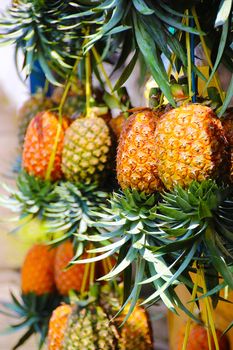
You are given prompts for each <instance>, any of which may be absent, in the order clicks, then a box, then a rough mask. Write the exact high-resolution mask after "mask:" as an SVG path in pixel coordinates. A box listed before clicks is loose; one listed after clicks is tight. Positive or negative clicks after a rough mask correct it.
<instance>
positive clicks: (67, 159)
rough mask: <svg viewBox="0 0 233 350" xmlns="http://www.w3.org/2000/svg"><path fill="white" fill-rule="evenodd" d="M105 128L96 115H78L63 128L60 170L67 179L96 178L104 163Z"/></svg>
mask: <svg viewBox="0 0 233 350" xmlns="http://www.w3.org/2000/svg"><path fill="white" fill-rule="evenodd" d="M110 147H111V138H110V133H109V129H108V127H107V125H106V123H105V121H104V120H103V119H101V118H98V117H89V118H78V119H77V120H75V121H74V122H73V123H72V124H71V125H70V127H69V128H68V129H67V131H66V134H65V139H64V148H63V153H62V170H63V172H64V175H65V177H66V179H67V180H69V181H75V182H76V181H77V182H85V183H87V184H88V183H90V182H94V181H98V180H99V179H100V178H101V176H102V174H103V172H104V170H105V168H106V166H107V164H108V162H109V153H110Z"/></svg>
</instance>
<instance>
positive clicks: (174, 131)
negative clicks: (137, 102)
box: [155, 104, 227, 189]
mask: <svg viewBox="0 0 233 350" xmlns="http://www.w3.org/2000/svg"><path fill="white" fill-rule="evenodd" d="M155 140H156V142H155V153H156V156H157V167H158V174H159V177H160V178H161V180H162V182H163V183H164V185H165V186H166V188H168V189H172V188H173V187H174V186H175V185H180V186H182V187H186V186H188V185H189V184H190V183H191V182H192V181H193V180H196V181H200V182H201V181H203V180H206V179H209V178H210V179H216V178H218V177H219V176H220V173H221V171H223V169H224V168H225V166H226V161H227V151H226V149H227V140H226V138H225V136H224V131H223V128H222V125H221V122H220V120H219V119H218V118H217V117H216V116H215V114H214V112H213V111H212V110H211V109H210V108H209V107H205V106H202V105H195V104H192V105H187V106H184V107H180V108H176V109H173V110H171V111H169V112H168V113H166V114H164V115H163V117H162V118H161V119H160V120H159V122H158V123H157V127H156V130H155Z"/></svg>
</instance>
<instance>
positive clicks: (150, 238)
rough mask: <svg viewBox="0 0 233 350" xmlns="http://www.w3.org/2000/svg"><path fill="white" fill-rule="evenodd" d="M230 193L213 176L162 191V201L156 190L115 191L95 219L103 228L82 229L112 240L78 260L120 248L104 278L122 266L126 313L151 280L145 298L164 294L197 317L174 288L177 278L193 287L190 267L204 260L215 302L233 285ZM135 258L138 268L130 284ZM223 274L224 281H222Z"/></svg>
mask: <svg viewBox="0 0 233 350" xmlns="http://www.w3.org/2000/svg"><path fill="white" fill-rule="evenodd" d="M231 196H232V195H231V193H230V192H229V188H225V189H224V188H219V187H218V186H217V184H216V183H215V182H213V181H211V180H207V181H204V182H202V183H197V182H193V183H192V184H191V185H190V187H189V188H188V189H187V190H184V189H182V188H180V187H176V188H175V189H174V190H173V191H172V192H169V193H164V194H163V195H162V198H161V200H160V202H159V203H158V197H157V196H156V195H152V196H146V195H145V194H139V193H137V192H136V191H132V192H131V191H125V192H124V193H123V194H117V193H115V194H114V195H113V197H112V199H111V201H110V203H111V208H110V209H107V210H106V213H102V214H96V215H97V216H98V217H100V218H101V219H100V220H101V221H97V223H96V225H97V226H99V227H100V230H101V232H102V234H100V235H93V236H90V237H88V236H86V235H80V237H83V238H85V239H86V240H89V241H92V242H101V241H104V240H106V239H108V240H110V241H112V243H108V244H106V245H105V246H104V247H101V248H97V249H93V250H90V251H89V252H90V253H95V254H100V255H98V256H95V257H92V258H90V259H85V260H80V261H77V263H81V262H86V263H90V262H94V261H98V260H101V259H104V258H106V257H108V256H110V255H112V254H114V253H115V252H119V258H118V262H117V264H116V266H115V267H114V268H113V269H112V271H110V273H108V274H107V275H105V276H104V277H103V279H112V278H114V277H115V276H116V275H117V274H118V273H121V272H123V271H124V274H125V276H127V279H125V289H126V290H127V293H126V295H125V302H124V303H123V306H122V308H121V310H122V309H123V308H124V307H125V306H126V304H127V303H131V306H130V308H129V312H128V316H127V317H129V315H130V313H131V312H132V310H133V308H134V306H135V305H136V301H137V299H138V297H139V295H140V289H141V287H142V285H143V284H148V283H149V284H152V286H153V287H154V289H155V292H154V293H152V294H151V295H150V296H149V297H148V298H147V299H146V300H145V301H144V303H148V304H150V303H153V302H156V301H157V300H158V299H159V298H161V299H162V300H163V302H164V303H165V304H166V306H167V307H168V308H170V309H171V310H173V311H174V307H175V306H177V305H178V306H179V307H180V308H181V309H183V310H184V311H185V312H186V313H187V314H188V315H189V316H192V317H194V316H193V315H190V313H189V311H188V310H187V309H186V308H185V306H184V305H182V303H181V301H180V299H179V297H178V295H177V294H176V292H175V287H176V285H177V284H179V283H183V284H184V285H186V287H187V288H188V289H190V288H192V287H193V282H192V280H191V278H190V275H189V272H191V271H193V268H194V266H193V263H194V262H198V264H202V265H203V266H204V268H205V270H206V271H207V272H206V281H207V285H208V287H209V290H208V295H210V296H211V297H212V300H213V304H214V305H216V304H217V300H216V298H218V295H217V294H218V292H219V290H220V289H221V288H223V287H224V286H225V285H229V286H230V287H231V288H232V287H233V285H232V281H233V278H232V277H233V276H232V250H233V247H232V233H233V227H232V224H233V222H232V219H231V217H230V215H231V214H230V213H232V199H231ZM133 263H135V265H136V272H135V281H134V282H133V287H132V288H131V287H130V286H131V282H132V280H131V272H130V268H131V265H132V264H133ZM208 271H211V273H209V272H208ZM219 275H220V276H221V277H222V278H223V279H224V283H219ZM213 276H215V278H214V279H213V278H212V277H213ZM213 281H214V282H213ZM127 317H126V319H127Z"/></svg>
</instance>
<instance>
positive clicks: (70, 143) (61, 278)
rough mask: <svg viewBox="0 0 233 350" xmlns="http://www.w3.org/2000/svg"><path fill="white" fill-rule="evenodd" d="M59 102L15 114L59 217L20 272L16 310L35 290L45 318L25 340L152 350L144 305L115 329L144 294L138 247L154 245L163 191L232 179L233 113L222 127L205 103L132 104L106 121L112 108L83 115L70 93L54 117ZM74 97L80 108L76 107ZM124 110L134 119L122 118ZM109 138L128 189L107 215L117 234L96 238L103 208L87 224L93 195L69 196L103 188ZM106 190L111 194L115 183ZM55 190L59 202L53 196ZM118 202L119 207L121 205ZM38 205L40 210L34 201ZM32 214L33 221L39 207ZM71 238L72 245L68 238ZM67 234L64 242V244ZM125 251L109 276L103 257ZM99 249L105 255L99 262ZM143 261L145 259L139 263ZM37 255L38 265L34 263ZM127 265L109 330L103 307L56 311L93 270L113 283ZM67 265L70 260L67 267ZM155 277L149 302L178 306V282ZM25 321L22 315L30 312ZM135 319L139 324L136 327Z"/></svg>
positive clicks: (26, 156) (30, 168) (53, 345)
mask: <svg viewBox="0 0 233 350" xmlns="http://www.w3.org/2000/svg"><path fill="white" fill-rule="evenodd" d="M80 89H81V87H80ZM81 90H82V89H81ZM62 96H63V95H62V93H61V90H55V93H54V95H53V97H52V99H47V98H45V97H43V96H42V95H40V94H38V95H36V96H34V97H32V99H30V100H29V102H27V103H26V105H25V106H24V108H23V109H21V112H20V115H21V116H22V115H23V114H24V116H25V118H22V117H21V118H22V120H23V121H24V122H23V123H21V125H22V129H21V132H20V135H23V134H25V136H24V143H23V155H22V168H23V169H24V171H25V172H26V173H27V174H28V175H29V176H31V177H32V178H33V179H35V181H38V186H40V185H39V181H42V182H45V183H46V182H47V180H49V182H57V183H58V186H57V187H56V188H55V191H52V192H51V193H52V194H53V195H52V197H51V198H52V199H51V200H52V201H53V203H52V202H51V203H46V205H47V208H46V215H47V218H48V221H51V217H53V219H54V217H56V216H57V219H56V221H55V224H54V225H53V226H51V227H53V228H54V229H56V228H57V229H58V228H62V230H64V235H63V236H62V238H60V239H58V240H55V241H54V243H56V244H55V245H58V247H56V248H52V249H49V248H47V247H46V246H42V245H37V246H35V247H33V248H32V250H31V251H30V252H29V254H28V256H27V258H26V260H25V263H24V266H23V269H22V293H23V304H22V305H21V306H22V307H24V309H25V303H27V304H28V305H29V307H31V306H30V305H31V301H30V298H31V293H33V295H34V296H36V305H37V303H38V305H39V306H38V307H37V306H36V312H38V313H40V314H44V315H45V317H44V320H41V317H39V318H38V319H39V322H40V326H41V327H38V320H37V319H36V325H35V324H34V323H33V322H32V327H34V328H33V329H30V330H29V331H27V332H29V333H28V334H31V333H33V332H37V331H38V329H42V328H43V327H44V325H46V329H47V331H44V332H43V336H42V340H41V341H42V342H43V341H44V339H45V336H46V335H47V334H48V347H49V349H50V350H55V349H56V350H59V349H61V350H66V349H67V350H69V349H70V350H72V349H83V348H84V347H85V348H88V349H97V348H98V349H122V350H123V349H129V350H130V349H138V350H140V349H146V348H149V349H150V348H152V340H151V337H150V329H149V328H150V327H149V325H148V319H147V317H146V316H145V311H144V309H142V308H140V307H136V308H135V309H134V311H133V314H132V315H131V317H130V319H128V320H127V321H126V325H125V327H123V328H122V329H121V330H119V327H118V326H119V323H120V322H122V321H123V319H124V317H126V318H128V316H129V314H130V313H132V310H133V308H130V309H127V307H126V308H125V306H126V305H127V303H130V302H131V300H133V306H135V305H136V300H135V296H137V297H138V295H139V294H140V288H141V287H140V283H141V282H143V278H144V277H145V270H146V263H147V262H146V263H145V261H143V259H144V255H143V254H144V252H145V250H144V248H143V245H145V246H147V247H149V246H153V245H155V242H156V241H155V240H154V237H153V234H154V233H153V229H155V228H156V223H155V221H156V219H157V217H156V211H157V204H158V198H159V195H157V193H162V192H163V191H164V190H168V191H172V190H173V189H174V188H176V187H177V186H181V187H182V188H187V187H188V186H189V185H190V184H191V183H192V182H193V181H197V182H199V183H201V182H203V181H204V180H208V179H211V180H216V181H219V182H221V183H222V182H225V183H228V182H229V181H231V179H232V177H233V165H232V156H231V152H232V149H233V141H232V135H231V125H232V122H233V119H232V116H231V114H228V115H227V117H225V118H224V119H223V121H220V120H219V119H218V118H217V117H216V115H215V114H214V112H213V111H212V109H211V108H209V107H206V106H204V105H201V104H187V105H184V106H180V107H179V108H174V109H173V108H171V107H170V106H162V107H161V108H156V107H155V108H136V109H131V110H129V111H128V113H121V114H120V115H119V116H118V117H117V118H111V113H110V112H109V109H108V107H106V106H103V105H102V106H94V105H93V106H92V107H91V109H90V110H89V111H88V113H87V115H86V114H85V102H83V100H82V97H83V93H77V92H74V91H72V90H71V92H70V95H68V98H67V100H66V102H65V105H64V108H63V109H62V113H61V110H59V113H57V112H56V105H55V104H58V103H59V101H60V100H61V99H62ZM69 99H70V101H71V102H70V101H69ZM76 99H77V105H75V104H74V101H76ZM80 101H81V102H80ZM54 103H55V104H54ZM69 103H70V104H69ZM83 103H84V105H83ZM77 106H78V107H77ZM75 111H76V112H75ZM77 111H78V113H77ZM126 114H129V115H130V116H129V117H128V118H127V120H126ZM26 125H27V128H26V127H25V126H26ZM25 128H26V131H25ZM112 133H114V134H115V136H116V138H117V139H118V146H117V157H116V158H117V164H116V171H117V180H118V183H119V185H120V187H121V188H122V190H124V191H126V192H125V193H127V195H126V196H127V199H124V198H123V197H122V198H120V196H121V195H119V197H118V198H117V196H118V195H117V194H116V202H115V203H116V204H115V207H114V206H113V207H112V209H109V208H108V209H107V211H108V212H109V215H110V217H111V218H113V220H112V222H111V223H110V224H108V226H111V225H115V226H116V227H117V223H115V224H113V221H114V215H115V218H116V221H119V223H120V228H119V229H116V231H113V233H112V234H108V233H107V234H106V232H105V231H104V230H103V232H105V234H104V235H103V236H101V235H100V236H99V237H98V238H96V237H97V235H96V234H98V232H97V231H96V228H95V229H94V230H93V228H91V226H93V225H94V221H95V224H96V227H98V225H99V226H100V227H101V222H100V223H99V220H100V221H101V220H102V219H103V218H104V215H105V214H104V213H102V209H101V208H97V209H96V208H95V209H94V210H95V211H97V214H96V216H94V221H93V218H92V220H90V218H88V215H87V212H85V210H84V211H83V212H82V214H80V213H79V211H80V208H81V207H82V206H84V207H85V208H86V207H88V205H89V204H90V203H89V199H87V200H86V199H85V200H86V203H85V200H84V201H83V202H82V204H80V203H79V204H78V203H77V202H76V199H75V198H76V197H75V196H77V197H78V196H80V193H79V189H78V187H76V184H81V185H82V186H84V187H85V186H88V185H90V184H93V183H98V184H99V187H101V188H104V182H105V180H106V179H108V178H109V177H108V175H109V174H110V173H112V170H113V168H114V164H115V159H114V157H115V153H116V152H115V151H116V149H115V147H116V142H114V140H113V137H112ZM110 189H111V190H112V187H111V186H110ZM127 191H128V192H127ZM26 192H27V191H26ZM28 192H29V194H28V193H27V197H25V194H24V193H23V197H24V198H23V199H22V201H23V202H24V203H26V205H29V206H30V203H33V205H32V206H31V207H30V210H31V212H33V210H34V213H35V205H34V202H35V193H32V192H31V191H30V188H29V191H28ZM55 192H56V193H55ZM57 192H59V195H60V197H56V194H57ZM93 194H94V192H93ZM28 195H29V197H28ZM30 196H31V198H30ZM33 196H34V197H33ZM62 196H63V199H64V201H63V204H60V203H57V204H56V200H58V201H59V200H60V199H61V200H62ZM150 196H151V197H150ZM16 197H17V196H16ZM49 198H50V193H49V195H48V200H47V198H46V200H47V202H49V200H50V199H49ZM80 198H81V197H80ZM28 199H29V200H28ZM33 199H34V201H32V200H33ZM44 199H45V198H44ZM119 201H122V203H121V204H120V205H119ZM54 203H55V205H54ZM35 204H36V205H37V206H38V208H39V204H38V202H37V200H36V203H35ZM121 205H122V208H121ZM79 207H80V208H79ZM119 208H121V209H120V211H121V212H120V213H119V212H116V214H115V210H116V209H117V210H118V211H119ZM75 211H76V212H75ZM37 215H38V216H39V211H38V213H37ZM98 215H99V217H98ZM122 215H123V217H122ZM99 218H101V219H99ZM59 220H60V221H59ZM67 220H68V221H70V222H68V221H67ZM91 221H92V222H91ZM77 222H79V224H77ZM77 227H79V229H77ZM111 227H113V226H111ZM84 233H85V235H84ZM148 233H149V234H151V237H152V238H150V236H149V235H148ZM163 234H164V233H163ZM69 237H71V238H72V241H70V240H67V238H69ZM113 237H114V239H115V238H120V243H114V240H113V241H112V238H113ZM122 237H123V238H122ZM64 238H65V239H66V242H65V243H62V244H61V242H62V241H63V240H64ZM108 239H110V241H108ZM85 241H86V244H84V246H83V247H82V248H81V251H82V252H83V251H84V248H86V247H88V246H89V247H90V244H93V242H95V241H96V242H98V244H99V243H100V242H106V245H105V243H104V244H103V245H102V246H101V244H99V245H98V244H97V248H96V247H94V248H96V249H94V250H93V249H92V250H90V252H88V253H82V254H81V253H80V248H79V247H80V246H81V245H80V242H85ZM89 241H91V243H89ZM156 243H157V242H156ZM123 246H124V247H125V248H124V249H125V252H126V253H125V256H123V262H121V259H122V258H120V259H119V261H118V262H117V264H116V266H115V268H113V269H112V271H109V269H106V263H105V262H104V260H103V261H102V258H103V257H105V256H106V257H107V259H109V257H110V256H111V255H114V253H115V252H116V251H117V250H119V249H120V247H123ZM126 246H127V248H126ZM145 249H146V248H145ZM127 251H128V252H127ZM138 252H140V253H139V254H138ZM99 253H103V255H102V256H99ZM90 254H94V257H92V258H90ZM96 254H97V256H96ZM146 254H149V255H148V258H145V260H147V259H149V260H148V261H151V262H153V259H154V257H153V256H152V255H153V254H152V253H149V251H148V250H147V252H146ZM140 255H141V257H140V258H138V257H139V256H140ZM39 256H40V262H41V264H40V263H38V261H39ZM43 256H44V257H45V258H44V259H43ZM149 256H150V257H149ZM125 259H127V266H128V263H130V264H131V263H134V262H135V261H136V265H137V267H136V282H135V283H133V284H132V285H134V287H133V288H132V291H131V292H129V295H128V296H127V297H126V301H125V303H124V305H123V307H122V310H123V309H124V308H125V310H123V314H122V316H121V318H119V317H118V318H117V321H116V322H113V323H112V324H111V326H109V322H110V318H111V316H112V315H111V312H109V310H108V309H106V308H105V307H104V306H103V305H101V304H99V302H96V301H95V302H93V303H86V304H85V307H84V306H83V300H81V304H80V303H76V304H75V305H70V304H67V302H66V303H64V304H62V305H59V303H60V302H61V300H62V298H63V297H66V296H68V295H69V293H70V291H71V290H73V291H75V292H77V293H79V294H80V293H81V294H82V293H83V292H85V291H88V289H89V287H88V283H87V282H86V281H85V280H86V279H88V277H87V276H89V274H92V275H93V273H92V272H93V271H94V276H95V278H98V277H101V276H103V275H106V278H107V279H111V278H115V277H116V275H117V274H118V273H119V271H120V272H122V271H123V270H124V266H125V265H124V260H125ZM82 260H84V262H86V263H87V265H89V266H90V265H92V264H95V268H94V270H93V269H91V268H90V269H89V267H86V265H85V264H84V263H82ZM99 261H100V262H99ZM108 262H109V261H108ZM115 263H116V261H115V260H114V262H113V264H111V263H110V267H111V266H112V267H113V265H115ZM70 264H72V265H71V267H70V266H69V265H70ZM36 265H37V266H36ZM68 266H69V267H68ZM148 266H149V265H148ZM150 266H151V265H150ZM155 266H156V265H155ZM158 266H159V265H158ZM158 266H157V267H158ZM157 267H156V268H157ZM108 268H109V264H108ZM91 270H92V272H90V271H91ZM87 272H88V274H87ZM156 273H157V274H159V273H160V272H159V271H157V270H153V269H151V270H150V274H151V278H153V276H156ZM138 276H140V279H139V278H138ZM161 277H162V275H161ZM84 281H85V284H84ZM161 281H162V282H163V283H164V280H162V279H161ZM161 281H160V280H159V278H157V279H156V278H155V281H153V283H154V286H155V287H156V289H157V291H156V292H155V297H154V299H153V297H151V298H149V299H147V301H148V302H151V301H154V300H155V301H157V300H158V297H159V295H160V297H161V298H162V300H163V301H164V302H165V303H167V304H169V305H171V307H173V305H174V304H176V299H175V298H176V297H174V296H173V297H171V296H170V295H169V293H171V295H172V293H173V291H172V289H173V285H172V283H173V281H175V278H173V276H172V275H171V279H170V281H171V282H170V281H168V282H167V284H168V286H167V288H170V287H171V290H170V289H168V290H166V291H164V289H163V288H164V287H163V286H162V285H161ZM92 282H93V276H92V281H91V283H92ZM170 283H171V285H170ZM164 285H166V283H165V284H164ZM160 290H161V292H160ZM44 295H48V296H49V297H51V296H54V298H55V296H56V298H55V299H56V306H58V308H56V309H55V311H54V312H53V315H52V318H51V320H50V322H49V317H50V316H51V313H52V309H51V308H48V307H47V304H45V305H44V309H43V307H42V309H41V304H40V303H39V301H38V300H39V298H40V297H41V296H44ZM28 298H29V299H28ZM169 298H170V299H169ZM173 298H174V299H173ZM119 308H120V305H119ZM26 311H28V308H26ZM23 315H24V316H25V317H27V316H26V315H27V312H26V313H25V312H24V314H23ZM119 320H120V321H119ZM135 320H137V321H136V323H134V324H133V322H135ZM140 322H141V323H140ZM136 324H137V325H136ZM139 324H140V329H139V327H138V325H139ZM42 326H43V327H42ZM127 327H128V328H127ZM41 333H42V331H41Z"/></svg>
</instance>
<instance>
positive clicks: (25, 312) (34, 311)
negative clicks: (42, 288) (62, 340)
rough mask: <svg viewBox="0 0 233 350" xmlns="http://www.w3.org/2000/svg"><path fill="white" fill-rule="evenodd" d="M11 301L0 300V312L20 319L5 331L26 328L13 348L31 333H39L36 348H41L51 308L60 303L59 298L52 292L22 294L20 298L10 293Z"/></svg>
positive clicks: (23, 341) (19, 344) (10, 331)
mask: <svg viewBox="0 0 233 350" xmlns="http://www.w3.org/2000/svg"><path fill="white" fill-rule="evenodd" d="M11 297H12V302H11V303H7V302H1V304H0V306H1V310H0V314H1V313H2V314H5V315H7V316H9V317H12V318H13V319H14V320H15V319H16V318H19V319H20V322H19V323H18V324H12V325H11V326H10V327H9V328H8V329H7V330H6V331H7V332H9V333H13V332H17V331H21V330H22V329H26V332H25V333H23V335H22V336H21V337H20V339H19V340H18V342H17V344H15V346H14V347H13V350H15V349H18V348H19V347H20V346H21V345H23V344H24V343H25V342H26V341H27V340H28V339H29V338H30V337H31V336H32V335H33V334H35V333H37V334H38V335H39V344H38V349H41V348H42V346H43V344H44V342H45V339H46V336H47V333H48V326H49V319H50V317H51V315H52V312H53V310H54V309H55V308H56V307H57V306H58V305H59V304H60V302H61V298H60V297H58V296H57V295H54V294H44V295H42V296H36V295H35V294H34V293H29V294H26V295H22V296H21V298H20V299H18V298H16V296H15V295H14V294H12V293H11Z"/></svg>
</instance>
